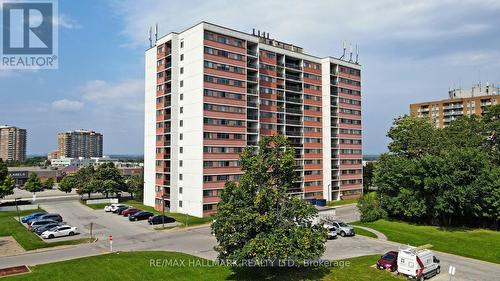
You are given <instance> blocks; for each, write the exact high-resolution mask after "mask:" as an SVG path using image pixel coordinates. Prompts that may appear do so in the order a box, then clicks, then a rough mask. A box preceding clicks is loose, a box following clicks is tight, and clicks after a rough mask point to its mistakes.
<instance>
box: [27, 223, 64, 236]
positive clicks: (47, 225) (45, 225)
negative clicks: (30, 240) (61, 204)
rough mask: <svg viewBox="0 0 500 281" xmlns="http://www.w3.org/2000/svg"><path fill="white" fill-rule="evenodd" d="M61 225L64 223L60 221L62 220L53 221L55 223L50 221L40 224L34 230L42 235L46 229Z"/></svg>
mask: <svg viewBox="0 0 500 281" xmlns="http://www.w3.org/2000/svg"><path fill="white" fill-rule="evenodd" d="M60 225H62V223H60V222H53V223H49V224H44V225H39V226H37V227H36V228H33V231H34V232H35V233H36V234H38V235H42V233H43V232H44V231H46V230H49V229H52V228H54V227H56V226H60Z"/></svg>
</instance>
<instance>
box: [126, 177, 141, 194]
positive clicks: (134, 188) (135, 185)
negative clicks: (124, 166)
mask: <svg viewBox="0 0 500 281" xmlns="http://www.w3.org/2000/svg"><path fill="white" fill-rule="evenodd" d="M126 184H127V186H128V192H130V194H131V195H132V197H138V198H142V194H143V192H144V174H140V175H132V176H130V177H129V178H128V179H127V181H126Z"/></svg>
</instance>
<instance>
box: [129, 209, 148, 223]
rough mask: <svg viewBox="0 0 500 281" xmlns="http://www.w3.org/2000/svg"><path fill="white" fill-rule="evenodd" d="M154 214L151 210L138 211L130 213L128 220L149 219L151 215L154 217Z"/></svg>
mask: <svg viewBox="0 0 500 281" xmlns="http://www.w3.org/2000/svg"><path fill="white" fill-rule="evenodd" d="M152 216H153V213H151V212H146V211H140V212H137V213H135V214H133V215H130V216H129V217H128V220H129V221H140V220H147V219H149V217H152Z"/></svg>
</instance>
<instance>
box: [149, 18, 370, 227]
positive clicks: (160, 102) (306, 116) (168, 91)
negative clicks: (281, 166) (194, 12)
mask: <svg viewBox="0 0 500 281" xmlns="http://www.w3.org/2000/svg"><path fill="white" fill-rule="evenodd" d="M155 41H156V42H153V43H152V44H153V46H152V47H151V48H150V49H148V50H147V51H146V54H145V56H146V65H145V77H146V83H145V95H146V98H145V148H144V149H145V151H144V177H145V191H144V193H145V194H144V203H145V204H146V205H149V206H155V208H157V209H161V208H162V204H164V206H165V207H166V208H167V209H169V210H170V211H172V212H181V213H188V214H191V215H194V216H199V217H201V216H206V215H209V214H211V213H213V212H214V211H216V204H217V202H218V201H219V195H220V193H221V191H222V189H223V187H224V184H225V182H226V181H228V180H231V181H237V180H238V179H239V177H240V175H241V170H240V168H239V163H238V162H239V161H238V159H239V153H240V152H241V151H242V150H243V149H244V148H245V147H247V146H255V145H257V142H258V141H259V138H260V136H262V135H273V134H284V135H286V136H287V137H288V139H289V140H290V141H291V143H292V144H293V145H294V147H295V149H296V172H297V174H298V176H299V177H300V181H298V182H296V184H295V186H294V187H293V188H292V189H291V190H289V192H290V193H291V194H294V195H297V196H301V197H303V198H305V199H313V198H325V199H328V200H337V199H340V198H341V197H342V198H349V197H354V196H359V195H361V193H362V148H361V147H362V143H361V138H362V131H361V81H360V80H361V79H360V77H361V74H360V65H359V64H357V63H356V62H354V61H352V60H351V61H350V62H349V61H346V60H340V59H335V58H331V57H327V58H318V57H315V56H311V55H308V54H305V53H303V50H302V48H300V47H297V46H294V45H291V44H286V43H282V42H279V41H276V40H273V39H270V38H269V34H265V33H263V34H260V32H258V34H255V32H254V33H253V34H248V33H243V32H239V31H235V30H231V29H228V28H224V27H220V26H217V25H213V24H209V23H204V22H202V23H200V24H197V25H195V26H193V27H191V28H189V29H187V30H185V31H183V32H181V33H170V34H168V35H166V36H164V37H162V38H160V39H158V40H155ZM351 58H352V54H351Z"/></svg>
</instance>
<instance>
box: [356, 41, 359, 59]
mask: <svg viewBox="0 0 500 281" xmlns="http://www.w3.org/2000/svg"><path fill="white" fill-rule="evenodd" d="M358 61H359V46H358V45H357V44H356V64H358Z"/></svg>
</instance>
